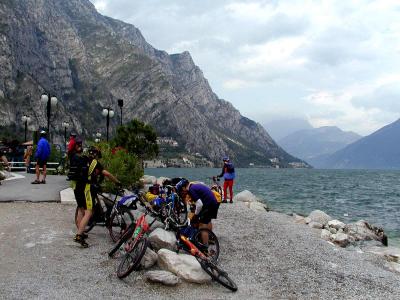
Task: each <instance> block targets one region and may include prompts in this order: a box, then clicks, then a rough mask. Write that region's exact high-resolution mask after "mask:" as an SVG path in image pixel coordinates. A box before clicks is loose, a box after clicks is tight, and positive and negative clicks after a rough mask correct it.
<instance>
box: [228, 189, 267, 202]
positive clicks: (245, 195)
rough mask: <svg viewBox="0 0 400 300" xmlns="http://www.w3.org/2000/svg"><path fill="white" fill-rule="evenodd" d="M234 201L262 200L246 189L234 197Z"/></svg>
mask: <svg viewBox="0 0 400 300" xmlns="http://www.w3.org/2000/svg"><path fill="white" fill-rule="evenodd" d="M233 201H234V202H260V200H259V199H258V198H257V197H256V196H255V195H254V194H253V193H252V192H250V191H248V190H244V191H242V192H240V193H239V194H236V195H235V196H234V197H233Z"/></svg>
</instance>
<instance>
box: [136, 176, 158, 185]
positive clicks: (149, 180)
mask: <svg viewBox="0 0 400 300" xmlns="http://www.w3.org/2000/svg"><path fill="white" fill-rule="evenodd" d="M140 180H141V181H142V182H143V183H144V184H155V183H156V182H157V178H156V177H155V176H150V175H143V177H142V178H141V179H140Z"/></svg>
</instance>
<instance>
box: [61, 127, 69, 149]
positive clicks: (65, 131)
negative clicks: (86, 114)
mask: <svg viewBox="0 0 400 300" xmlns="http://www.w3.org/2000/svg"><path fill="white" fill-rule="evenodd" d="M62 127H64V145H65V151H67V128H68V127H69V123H68V122H66V121H64V122H62Z"/></svg>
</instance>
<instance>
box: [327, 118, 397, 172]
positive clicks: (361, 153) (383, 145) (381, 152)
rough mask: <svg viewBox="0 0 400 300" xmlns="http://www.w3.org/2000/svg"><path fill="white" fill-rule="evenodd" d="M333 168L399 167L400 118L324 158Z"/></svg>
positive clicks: (328, 165) (328, 166) (329, 166)
mask: <svg viewBox="0 0 400 300" xmlns="http://www.w3.org/2000/svg"><path fill="white" fill-rule="evenodd" d="M321 167H325V168H334V169H400V120H397V121H395V122H393V123H391V124H389V125H387V126H385V127H383V128H381V129H379V130H378V131H376V132H374V133H372V134H370V135H369V136H366V137H364V138H362V139H360V140H358V141H356V142H354V143H352V144H350V145H348V146H347V147H345V148H344V149H342V150H339V151H337V152H335V153H334V154H332V155H329V156H328V157H326V158H324V159H323V160H322V161H321Z"/></svg>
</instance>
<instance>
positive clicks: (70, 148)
mask: <svg viewBox="0 0 400 300" xmlns="http://www.w3.org/2000/svg"><path fill="white" fill-rule="evenodd" d="M75 144H76V143H75V138H74V137H73V136H71V138H70V139H69V142H68V149H67V150H68V151H67V152H68V155H70V154H71V153H72V152H73V151H74V149H75Z"/></svg>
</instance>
